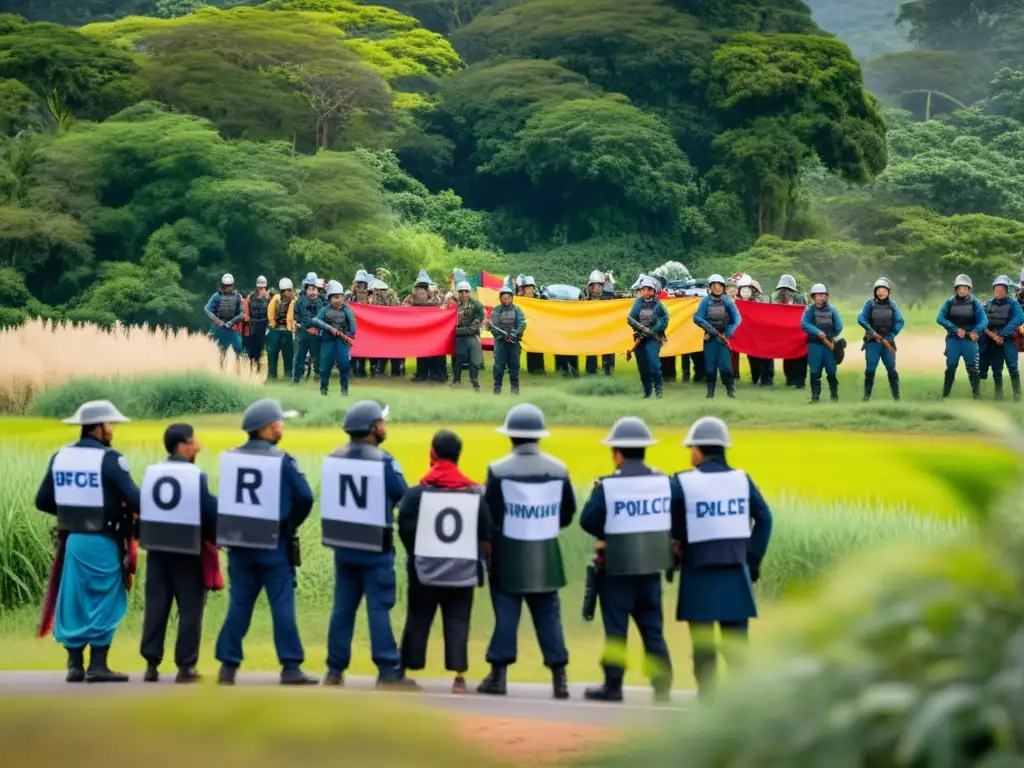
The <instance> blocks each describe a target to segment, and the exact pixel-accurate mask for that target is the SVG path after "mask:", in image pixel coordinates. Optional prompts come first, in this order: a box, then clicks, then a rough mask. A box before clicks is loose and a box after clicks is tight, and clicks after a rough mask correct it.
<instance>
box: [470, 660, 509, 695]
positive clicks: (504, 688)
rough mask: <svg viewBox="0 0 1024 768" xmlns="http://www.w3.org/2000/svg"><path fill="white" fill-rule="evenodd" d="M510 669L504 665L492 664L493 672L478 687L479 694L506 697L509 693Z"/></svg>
mask: <svg viewBox="0 0 1024 768" xmlns="http://www.w3.org/2000/svg"><path fill="white" fill-rule="evenodd" d="M507 675H508V668H507V667H506V666H505V665H504V664H491V672H490V674H489V675H487V677H485V678H484V679H483V682H481V683H480V685H478V686H477V687H476V692H477V693H486V694H489V695H491V696H504V695H505V694H506V693H508V677H507Z"/></svg>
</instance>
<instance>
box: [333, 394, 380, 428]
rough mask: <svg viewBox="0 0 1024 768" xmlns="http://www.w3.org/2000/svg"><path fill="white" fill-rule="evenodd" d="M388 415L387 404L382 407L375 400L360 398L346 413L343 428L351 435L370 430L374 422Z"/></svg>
mask: <svg viewBox="0 0 1024 768" xmlns="http://www.w3.org/2000/svg"><path fill="white" fill-rule="evenodd" d="M387 417H388V409H387V407H386V406H385V407H384V408H381V407H380V405H379V404H378V403H375V402H374V401H373V400H360V401H359V402H358V403H354V404H353V405H352V407H351V408H349V409H348V411H347V412H346V413H345V421H344V422H342V425H341V428H342V429H343V430H345V432H347V433H348V434H350V435H351V434H360V433H364V432H369V431H370V429H371V428H372V427H373V425H374V424H376V423H377V422H378V421H383V420H384V419H386V418H387Z"/></svg>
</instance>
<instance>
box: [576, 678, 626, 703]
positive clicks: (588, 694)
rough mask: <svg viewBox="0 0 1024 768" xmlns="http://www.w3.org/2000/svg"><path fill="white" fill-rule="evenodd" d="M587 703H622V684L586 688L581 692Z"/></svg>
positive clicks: (606, 684) (606, 683)
mask: <svg viewBox="0 0 1024 768" xmlns="http://www.w3.org/2000/svg"><path fill="white" fill-rule="evenodd" d="M583 698H585V699H586V700H587V701H609V702H611V701H615V702H619V701H622V683H608V682H605V684H604V685H601V686H598V687H597V688H587V690H585V691H584V692H583Z"/></svg>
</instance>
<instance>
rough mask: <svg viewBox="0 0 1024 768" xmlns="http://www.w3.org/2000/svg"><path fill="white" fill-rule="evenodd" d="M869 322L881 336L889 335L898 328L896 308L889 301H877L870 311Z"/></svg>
mask: <svg viewBox="0 0 1024 768" xmlns="http://www.w3.org/2000/svg"><path fill="white" fill-rule="evenodd" d="M868 324H869V325H870V326H871V327H872V328H874V329H875V331H876V332H877V333H878V334H879V335H880V336H888V335H890V334H891V333H892V332H893V331H894V330H895V328H896V310H895V309H893V306H892V304H890V303H889V302H884V303H883V302H879V301H875V302H873V303H872V304H871V311H870V312H868Z"/></svg>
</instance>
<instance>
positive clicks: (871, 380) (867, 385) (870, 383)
mask: <svg viewBox="0 0 1024 768" xmlns="http://www.w3.org/2000/svg"><path fill="white" fill-rule="evenodd" d="M874 388H875V374H873V373H865V374H864V402H865V403H866V402H868V401H869V400H870V399H871V390H873V389H874Z"/></svg>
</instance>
